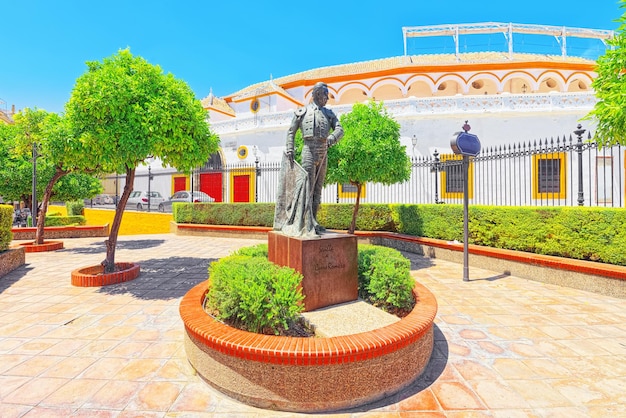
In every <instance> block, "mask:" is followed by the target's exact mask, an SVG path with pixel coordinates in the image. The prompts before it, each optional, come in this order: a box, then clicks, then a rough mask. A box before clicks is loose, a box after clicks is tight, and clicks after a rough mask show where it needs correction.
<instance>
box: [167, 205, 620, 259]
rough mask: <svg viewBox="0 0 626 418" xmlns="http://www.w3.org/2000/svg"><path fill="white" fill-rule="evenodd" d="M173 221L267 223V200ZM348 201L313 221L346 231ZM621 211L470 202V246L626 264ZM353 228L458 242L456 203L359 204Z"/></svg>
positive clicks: (191, 209) (198, 209) (203, 208)
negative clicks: (471, 204)
mask: <svg viewBox="0 0 626 418" xmlns="http://www.w3.org/2000/svg"><path fill="white" fill-rule="evenodd" d="M174 206H175V208H176V209H175V212H174V220H175V221H176V222H178V223H200V224H216V225H245V226H266V227H271V226H272V225H273V222H274V204H272V203H259V204H254V203H234V204H227V203H219V204H215V203H207V204H198V203H196V204H193V205H192V204H188V203H181V204H175V205H174ZM352 209H353V205H352V204H324V205H322V206H321V208H320V211H319V213H318V220H319V221H320V223H321V224H322V225H324V226H325V227H326V228H328V229H340V230H346V229H348V227H349V225H350V221H351V219H352ZM624 225H626V210H624V209H622V208H589V207H512V206H497V207H496V206H470V207H469V238H470V243H471V244H477V245H482V246H487V247H493V248H503V249H510V250H518V251H526V252H531V253H536V254H546V255H555V256H559V257H568V258H575V259H581V260H591V261H599V262H603V263H610V264H616V265H626V251H624V248H626V228H624ZM357 230H360V231H389V232H397V233H401V234H407V235H413V236H418V237H427V238H435V239H441V240H446V241H454V240H457V241H459V242H462V241H463V206H462V205H450V204H445V205H436V204H431V205H406V204H390V205H386V204H363V205H361V207H360V210H359V216H358V218H357Z"/></svg>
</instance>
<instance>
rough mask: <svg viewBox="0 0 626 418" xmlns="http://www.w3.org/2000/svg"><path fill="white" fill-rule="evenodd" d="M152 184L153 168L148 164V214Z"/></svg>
mask: <svg viewBox="0 0 626 418" xmlns="http://www.w3.org/2000/svg"><path fill="white" fill-rule="evenodd" d="M150 183H152V167H151V166H150V165H149V164H148V212H150V197H151V196H150V195H151V194H152V193H151V192H150Z"/></svg>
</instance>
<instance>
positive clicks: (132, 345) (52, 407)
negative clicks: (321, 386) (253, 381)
mask: <svg viewBox="0 0 626 418" xmlns="http://www.w3.org/2000/svg"><path fill="white" fill-rule="evenodd" d="M64 242H65V247H66V248H65V249H64V250H61V251H56V252H54V253H29V254H27V255H26V262H27V264H26V265H25V266H23V267H21V268H19V269H17V270H15V271H13V272H11V273H9V274H8V275H7V276H4V277H3V278H0V417H2V418H9V417H69V416H76V417H78V416H85V417H87V416H88V417H139V416H141V417H274V416H279V417H280V416H285V417H286V416H294V415H295V414H287V413H280V412H275V411H265V410H260V409H257V408H252V407H250V406H247V405H244V404H241V403H239V402H237V401H234V400H232V399H230V398H228V397H227V396H225V395H223V394H221V393H220V392H218V391H216V390H214V389H213V388H211V387H210V386H208V385H207V384H206V383H205V382H204V381H203V380H202V379H200V378H199V377H198V376H197V375H196V374H195V373H194V371H193V369H192V368H191V367H190V366H189V364H188V362H187V360H186V355H185V352H184V348H183V343H182V341H183V338H182V336H183V325H182V322H181V320H180V317H179V314H178V304H179V301H180V298H181V297H182V296H183V295H184V294H185V293H186V292H187V290H188V289H190V288H191V287H192V286H194V285H195V284H197V283H199V282H201V281H203V280H206V276H207V273H206V270H207V266H208V264H209V262H210V261H212V260H215V259H217V258H219V257H222V256H224V255H227V254H229V253H230V252H231V251H232V250H234V249H236V248H239V247H241V246H246V245H252V244H255V243H258V242H261V241H259V240H252V239H239V238H238V239H230V238H206V237H188V236H185V237H182V236H176V235H171V234H164V235H141V236H123V237H121V239H120V242H119V246H118V251H117V256H116V260H117V261H133V262H139V263H140V264H141V268H142V273H141V275H140V276H139V278H137V279H136V280H134V281H132V282H128V283H124V284H119V285H114V286H107V287H103V288H77V287H73V286H71V284H70V272H71V271H72V270H74V269H76V268H79V267H85V266H88V265H94V264H98V263H99V262H100V261H101V260H102V259H103V258H104V244H103V239H102V238H85V239H66V240H64ZM410 258H411V260H412V265H413V268H412V274H413V276H414V277H415V278H416V279H417V280H419V281H420V282H421V283H422V284H424V285H425V286H427V287H428V288H429V289H430V290H431V291H432V292H433V293H434V294H435V295H436V297H437V300H438V303H439V312H438V315H437V318H436V321H435V324H436V328H435V337H436V342H435V352H434V354H433V357H432V359H431V361H430V363H429V365H428V367H427V369H426V371H425V372H424V374H423V375H422V376H421V377H420V378H419V379H418V380H417V381H416V382H415V383H414V384H413V385H411V387H409V388H407V389H406V390H404V391H403V392H401V393H399V394H396V395H393V396H390V397H389V398H387V399H384V400H382V401H379V402H377V403H375V404H373V405H368V406H366V407H361V408H358V409H356V410H352V411H340V412H338V413H337V414H336V415H332V414H331V416H354V417H361V416H366V417H400V416H420V417H421V416H433V417H467V416H471V417H481V416H485V417H568V418H574V417H606V416H616V417H617V416H626V304H625V303H624V300H623V299H616V298H611V297H606V296H600V295H596V294H593V293H588V292H584V291H580V290H574V289H569V288H562V287H558V286H553V285H546V284H542V283H539V282H534V281H529V280H524V279H520V278H517V277H511V276H502V275H498V274H496V273H493V272H490V271H487V270H482V269H478V268H473V267H472V268H471V269H470V279H471V281H470V282H463V281H462V266H461V265H458V264H454V263H450V262H446V261H442V260H433V259H427V258H422V257H419V256H415V255H410ZM337 390H341V388H337ZM308 416H311V415H308ZM326 416H328V415H326Z"/></svg>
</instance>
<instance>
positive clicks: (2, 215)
mask: <svg viewBox="0 0 626 418" xmlns="http://www.w3.org/2000/svg"><path fill="white" fill-rule="evenodd" d="M12 225H13V206H11V205H0V252H1V251H6V250H8V249H9V244H11V240H12V239H13V232H11V226H12Z"/></svg>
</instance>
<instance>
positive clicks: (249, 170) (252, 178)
mask: <svg viewBox="0 0 626 418" xmlns="http://www.w3.org/2000/svg"><path fill="white" fill-rule="evenodd" d="M239 176H248V177H249V180H248V184H249V185H250V188H249V189H248V202H251V203H254V191H255V190H256V186H257V184H256V169H255V167H242V168H235V169H233V170H231V171H230V187H229V191H228V192H229V195H230V201H231V202H234V201H235V177H239Z"/></svg>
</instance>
